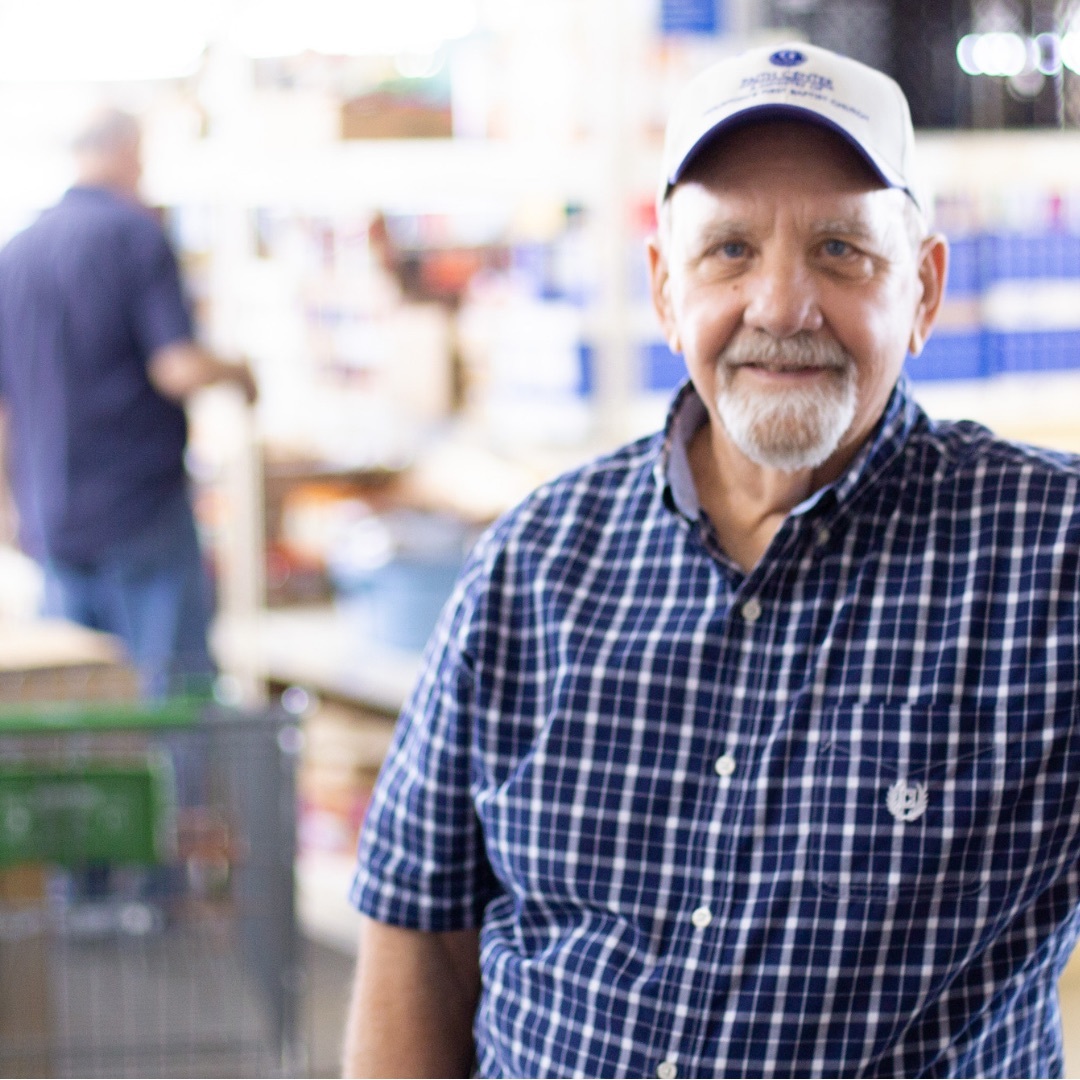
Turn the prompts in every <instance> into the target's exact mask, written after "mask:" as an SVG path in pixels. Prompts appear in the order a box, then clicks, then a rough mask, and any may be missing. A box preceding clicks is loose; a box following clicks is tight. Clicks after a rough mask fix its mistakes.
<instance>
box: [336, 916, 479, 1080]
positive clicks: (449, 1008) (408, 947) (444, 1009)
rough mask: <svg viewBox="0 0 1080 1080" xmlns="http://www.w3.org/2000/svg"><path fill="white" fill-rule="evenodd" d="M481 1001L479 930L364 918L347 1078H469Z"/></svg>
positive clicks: (350, 1019)
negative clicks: (439, 929) (436, 929)
mask: <svg viewBox="0 0 1080 1080" xmlns="http://www.w3.org/2000/svg"><path fill="white" fill-rule="evenodd" d="M479 1000H480V935H479V931H476V930H455V931H450V932H447V933H438V934H435V933H427V932H425V931H421V930H404V929H401V928H400V927H396V926H387V925H385V924H383V923H378V922H375V921H373V920H371V919H367V918H365V919H363V920H362V921H361V927H360V946H359V955H358V958H357V965H356V981H355V984H354V987H353V996H352V1003H351V1005H350V1007H349V1017H348V1026H347V1029H346V1036H345V1062H344V1075H345V1076H355V1077H360V1076H368V1077H376V1076H382V1077H393V1076H416V1077H420V1076H426V1077H455V1076H462V1077H466V1076H469V1075H470V1071H471V1069H472V1062H473V1035H472V1025H473V1017H474V1015H475V1013H476V1006H477V1002H478V1001H479Z"/></svg>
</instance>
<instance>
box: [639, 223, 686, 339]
mask: <svg viewBox="0 0 1080 1080" xmlns="http://www.w3.org/2000/svg"><path fill="white" fill-rule="evenodd" d="M645 249H646V254H647V255H648V258H649V290H650V292H651V294H652V302H653V309H654V310H655V312H656V317H657V318H658V319H659V320H660V328H661V329H662V330H663V331H664V340H665V341H667V343H668V348H669V349H671V351H672V352H673V353H681V352H682V342H681V341H680V340H679V332H678V329H677V327H676V324H675V312H674V309H673V308H672V305H671V279H670V277H669V276H668V262H667V255H665V253H664V249H663V245H662V244H661V243H660V238H659V237H658V236H656V235H655V234H654V235H653V236H650V237H649V239H648V240H647V241H646V245H645Z"/></svg>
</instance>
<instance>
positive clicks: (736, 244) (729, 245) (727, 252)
mask: <svg viewBox="0 0 1080 1080" xmlns="http://www.w3.org/2000/svg"><path fill="white" fill-rule="evenodd" d="M719 250H720V254H721V255H723V256H724V258H725V259H741V258H742V257H743V256H744V255H745V254H746V245H745V244H744V243H743V242H742V241H741V240H728V241H727V242H726V243H724V244H721V245H720V249H719Z"/></svg>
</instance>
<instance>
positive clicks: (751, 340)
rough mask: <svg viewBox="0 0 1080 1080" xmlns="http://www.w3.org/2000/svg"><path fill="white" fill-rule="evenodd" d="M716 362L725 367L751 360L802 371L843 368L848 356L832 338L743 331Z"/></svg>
mask: <svg viewBox="0 0 1080 1080" xmlns="http://www.w3.org/2000/svg"><path fill="white" fill-rule="evenodd" d="M720 363H721V364H722V365H723V366H724V367H727V368H736V367H745V366H747V365H751V364H754V365H763V366H765V367H770V368H774V369H776V370H778V371H803V370H805V369H807V368H828V369H832V370H836V371H844V370H846V369H847V368H848V367H849V366H850V364H851V357H850V355H849V354H848V352H847V350H846V349H844V347H843V346H842V345H840V344H839V342H837V341H834V340H833V339H832V338H826V337H815V336H812V335H799V334H797V335H796V336H794V337H789V338H770V337H767V336H762V337H758V336H757V335H756V334H746V335H743V336H740V337H737V338H735V340H734V341H732V342H730V343H729V344H728V346H727V348H725V349H724V351H723V352H722V353H721V354H720Z"/></svg>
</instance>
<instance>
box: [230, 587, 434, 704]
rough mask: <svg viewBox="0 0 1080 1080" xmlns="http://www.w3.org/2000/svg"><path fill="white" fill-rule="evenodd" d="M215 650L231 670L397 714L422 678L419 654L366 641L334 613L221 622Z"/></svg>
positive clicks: (297, 612) (306, 611)
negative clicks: (249, 672) (258, 674)
mask: <svg viewBox="0 0 1080 1080" xmlns="http://www.w3.org/2000/svg"><path fill="white" fill-rule="evenodd" d="M214 650H215V654H216V656H217V658H218V660H219V662H220V663H221V665H222V667H224V668H225V669H226V670H236V669H238V670H243V671H255V672H258V673H260V674H261V675H262V676H263V677H264V678H267V679H271V680H273V681H274V682H281V683H296V684H297V685H300V686H304V687H306V688H308V689H310V690H313V691H315V692H316V693H325V694H331V695H334V696H336V697H341V698H345V699H347V700H349V701H353V702H356V703H358V704H360V705H366V706H368V707H370V708H373V709H378V710H381V711H383V712H387V713H391V714H394V713H397V712H398V710H399V709H400V708H401V705H402V703H403V702H404V700H405V698H406V696H407V695H408V694H409V692H410V690H411V689H412V686H413V683H414V682H415V681H416V678H417V676H418V674H419V672H420V657H419V655H418V654H416V653H412V652H407V651H405V650H402V649H394V648H391V647H390V646H387V645H381V644H379V643H377V642H373V641H370V640H368V639H367V638H365V637H364V635H363V633H362V631H361V628H360V625H359V622H358V621H357V620H353V619H351V618H350V617H349V615H348V614H347V613H346V612H344V611H343V610H341V609H339V608H336V607H333V606H326V607H312V608H284V609H271V610H268V611H263V612H260V613H257V614H255V615H254V616H252V617H250V618H243V619H224V618H223V619H219V620H218V623H217V625H216V626H215V628H214Z"/></svg>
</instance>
